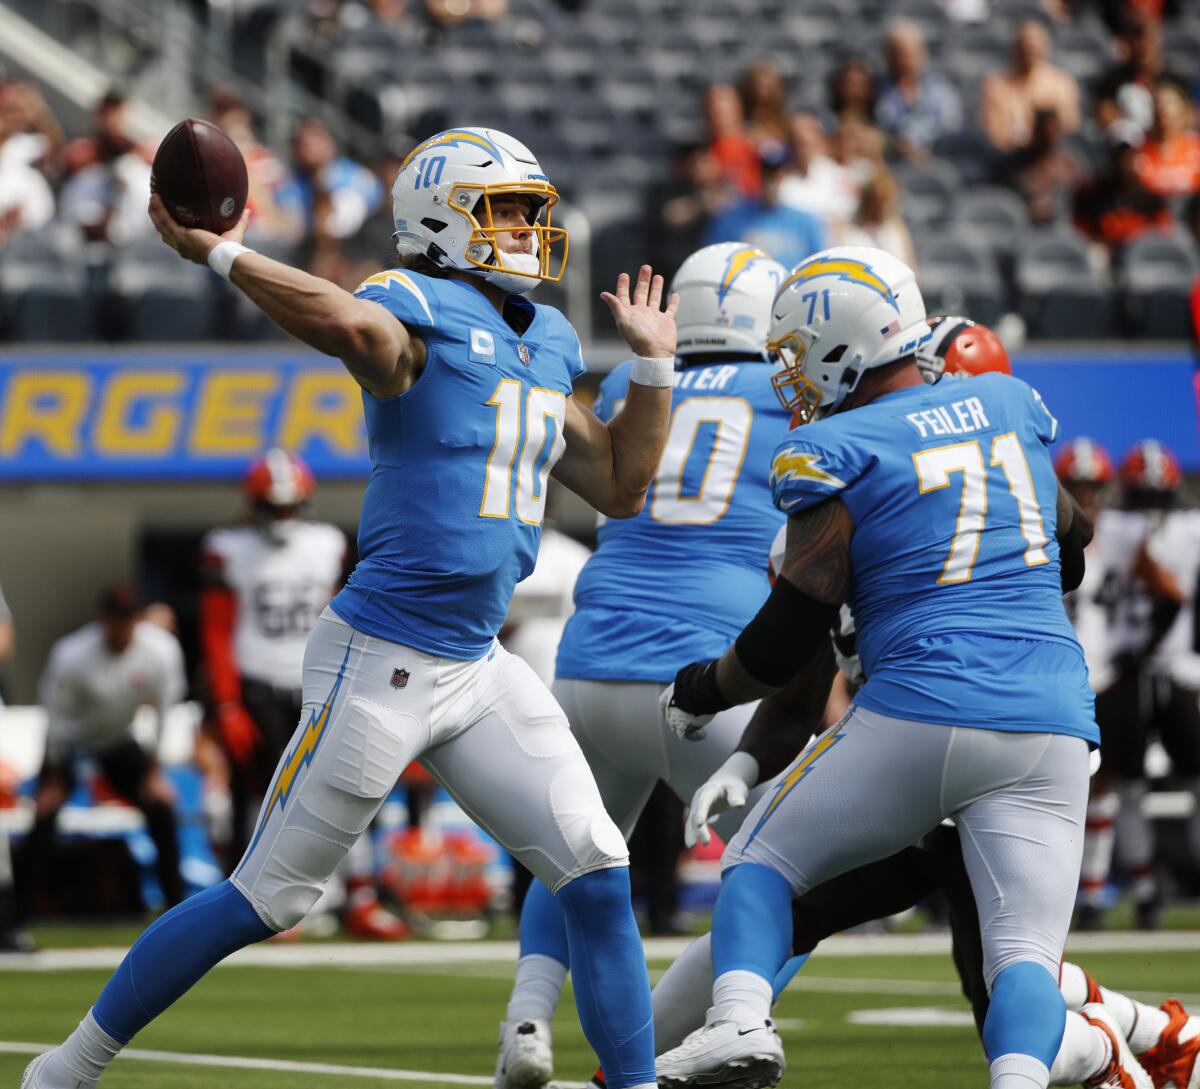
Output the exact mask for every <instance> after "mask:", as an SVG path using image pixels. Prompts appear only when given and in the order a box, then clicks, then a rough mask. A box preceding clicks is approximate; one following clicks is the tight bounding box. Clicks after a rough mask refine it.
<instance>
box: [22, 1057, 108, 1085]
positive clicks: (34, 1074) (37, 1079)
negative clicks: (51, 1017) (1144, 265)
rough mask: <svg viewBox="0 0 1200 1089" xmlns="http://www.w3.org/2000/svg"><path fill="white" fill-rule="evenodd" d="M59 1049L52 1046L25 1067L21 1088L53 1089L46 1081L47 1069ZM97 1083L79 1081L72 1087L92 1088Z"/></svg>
mask: <svg viewBox="0 0 1200 1089" xmlns="http://www.w3.org/2000/svg"><path fill="white" fill-rule="evenodd" d="M57 1050H58V1048H56V1047H52V1048H51V1049H50V1050H49V1051H43V1052H42V1053H41V1054H40V1055H38V1056H36V1057H35V1058H34V1059H33V1061H32V1062H30V1064H29V1065H28V1066H27V1067H25V1073H24V1074H22V1075H21V1089H52V1087H51V1085H50V1083H49V1082H48V1081H46V1077H45V1070H46V1065H47V1064H48V1063H49V1062H50V1059H51V1058H52V1057H53V1055H54V1053H55V1052H56V1051H57ZM95 1084H96V1083H95V1082H82V1081H77V1082H76V1083H75V1085H74V1086H72V1087H71V1089H92V1087H93V1086H95Z"/></svg>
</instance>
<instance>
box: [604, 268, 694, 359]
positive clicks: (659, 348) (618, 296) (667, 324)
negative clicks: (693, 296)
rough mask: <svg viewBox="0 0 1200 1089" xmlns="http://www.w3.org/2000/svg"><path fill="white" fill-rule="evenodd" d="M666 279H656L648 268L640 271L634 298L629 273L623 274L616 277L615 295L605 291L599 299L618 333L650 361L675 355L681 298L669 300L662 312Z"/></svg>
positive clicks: (673, 297)
mask: <svg viewBox="0 0 1200 1089" xmlns="http://www.w3.org/2000/svg"><path fill="white" fill-rule="evenodd" d="M662 297H663V278H662V277H661V276H655V275H654V270H653V269H652V268H651V267H650V266H649V265H642V267H641V269H639V270H638V276H637V283H635V284H634V285H633V295H632V297H631V296H630V292H629V274H628V273H625V272H622V273H621V275H620V276H618V277H617V290H616V292H615V293H613V292H608V291H602V292H601V293H600V298H602V299H603V300H604V301H605V302H606V303H608V308H609V310H611V311H612V316H613V320H614V321H615V322H616V323H617V332H618V333H620V334H621V336H622V337H623V338H624V339H625V343H626V344H628V345H629V347H630V348H632V349H633V350H634V352H635V353H636V354H637V355H642V356H646V357H647V358H648V359H665V358H667V357H669V356H674V355H675V336H676V329H675V311H676V310H678V309H679V296H678V295H672V296H671V297H670V299H668V300H667V308H666V310H663V309H662Z"/></svg>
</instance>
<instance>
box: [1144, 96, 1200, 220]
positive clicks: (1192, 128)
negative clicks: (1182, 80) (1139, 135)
mask: <svg viewBox="0 0 1200 1089" xmlns="http://www.w3.org/2000/svg"><path fill="white" fill-rule="evenodd" d="M1134 163H1135V166H1136V168H1137V174H1138V177H1139V178H1141V180H1142V184H1143V185H1145V186H1146V188H1147V189H1149V190H1151V191H1152V192H1154V193H1158V194H1159V195H1160V196H1164V197H1186V196H1190V195H1191V194H1192V193H1194V192H1196V190H1197V189H1200V134H1198V133H1197V132H1196V117H1195V111H1194V109H1193V107H1192V104H1191V103H1190V102H1188V100H1187V99H1186V98H1185V97H1184V95H1183V93H1182V92H1181V91H1180V90H1179V88H1178V87H1177V86H1176V85H1175V84H1174V83H1172V82H1170V81H1169V80H1164V81H1163V82H1161V83H1159V84H1158V86H1157V87H1156V88H1155V89H1154V124H1153V125H1152V126H1151V128H1150V131H1149V132H1148V133H1147V134H1146V142H1145V143H1144V144H1143V145H1142V147H1141V150H1139V151H1138V153H1137V157H1136V159H1135V160H1134Z"/></svg>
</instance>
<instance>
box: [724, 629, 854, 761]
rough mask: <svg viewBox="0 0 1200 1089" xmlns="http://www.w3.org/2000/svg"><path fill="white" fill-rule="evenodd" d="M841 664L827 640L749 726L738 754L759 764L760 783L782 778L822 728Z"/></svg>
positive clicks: (758, 710) (760, 708) (760, 707)
mask: <svg viewBox="0 0 1200 1089" xmlns="http://www.w3.org/2000/svg"><path fill="white" fill-rule="evenodd" d="M836 675H837V665H836V663H835V662H834V657H833V643H832V641H831V640H828V639H826V640H825V642H824V643H823V644H822V646H821V648H820V649H819V650H817V652H816V653H815V654H814V655H813V656H812V657H811V658H810V659H809V660H808V661H807V662H806V663H805V665H804V668H803V669H801V670H800V672H799V673H797V674H796V676H794V677H793V678H792V679H791V680H790V681H789V682H788V683H787V685H786V686H785V687H783V688H781V689H780V690H779V691H778V692H776V693H775V694H774V695H771V696H768V697H767V698H766V699H765V700H763V701H762V702H761V703H760V704H759V705H758V707H756V708H755V710H754V716H753V718H751V719H750V721H749V722H748V723H747V724H746V729H745V732H744V733H743V734H742V740H741V741H740V742H739V743H738V751H739V752H745V753H749V754H750V755H751V756H753V757H754V759H755V760H756V761H757V762H758V781H759V782H760V783H762V782H765V781H766V780H768V779H770V778H771V777H772V776H775V775H778V774H779V772H781V771H783V769H784V768H786V767H787V766H788V764H790V763H791V762H792V761H793V760H794V759H795V758H796V754H797V753H798V752H799V751H800V750H801V749H802V748H804V746H805V744H806V743H807V742H808V739H809V738H810V737H812V736H813V734H815V733H817V732H818V731H819V730H820V728H821V722H822V716H823V715H824V713H825V705H826V703H828V702H829V692H830V689H831V688H832V687H833V678H834V677H835V676H836Z"/></svg>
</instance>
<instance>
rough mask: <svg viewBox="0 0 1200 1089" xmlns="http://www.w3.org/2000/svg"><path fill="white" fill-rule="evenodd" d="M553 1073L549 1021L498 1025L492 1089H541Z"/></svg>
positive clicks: (548, 1082) (509, 1022) (510, 1022)
mask: <svg viewBox="0 0 1200 1089" xmlns="http://www.w3.org/2000/svg"><path fill="white" fill-rule="evenodd" d="M553 1073H554V1052H553V1050H552V1048H551V1040H550V1022H549V1021H502V1022H501V1023H500V1054H499V1055H498V1056H497V1058H496V1082H495V1089H544V1087H545V1086H547V1085H549V1084H550V1078H551V1076H552V1075H553Z"/></svg>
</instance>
